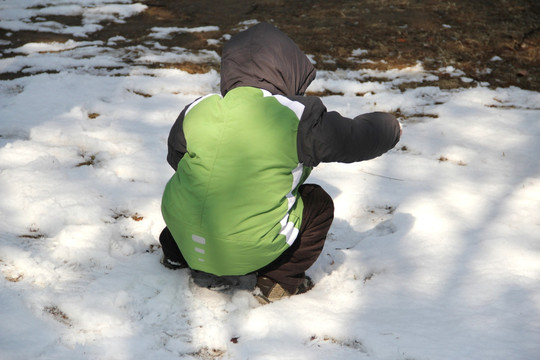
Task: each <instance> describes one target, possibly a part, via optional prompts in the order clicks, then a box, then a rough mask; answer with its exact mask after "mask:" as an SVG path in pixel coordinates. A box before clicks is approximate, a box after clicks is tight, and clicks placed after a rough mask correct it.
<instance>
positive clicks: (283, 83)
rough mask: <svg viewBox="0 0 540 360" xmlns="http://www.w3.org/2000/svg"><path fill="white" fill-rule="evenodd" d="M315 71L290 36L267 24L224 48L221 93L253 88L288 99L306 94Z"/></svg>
mask: <svg viewBox="0 0 540 360" xmlns="http://www.w3.org/2000/svg"><path fill="white" fill-rule="evenodd" d="M313 79H315V68H314V67H313V65H312V64H311V62H310V61H309V59H308V58H307V56H306V55H305V54H304V53H303V52H302V51H301V50H300V49H299V48H298V46H297V45H296V44H295V43H294V41H292V40H291V39H290V38H289V37H288V36H287V35H285V34H284V33H283V32H281V31H280V30H278V29H276V28H275V27H274V26H272V25H270V24H267V23H260V24H257V25H255V26H253V27H251V28H249V29H247V30H245V31H242V32H240V33H238V34H236V35H235V36H233V37H232V38H231V39H230V40H229V41H228V42H227V43H226V44H225V46H224V47H223V54H222V57H221V93H222V95H225V94H226V93H227V92H228V91H229V90H232V89H234V88H236V87H239V86H253V87H257V88H261V89H265V90H268V91H270V92H271V93H272V94H274V95H276V94H281V95H285V96H294V95H303V94H304V93H305V91H306V88H307V87H308V86H309V84H310V83H311V82H312V81H313Z"/></svg>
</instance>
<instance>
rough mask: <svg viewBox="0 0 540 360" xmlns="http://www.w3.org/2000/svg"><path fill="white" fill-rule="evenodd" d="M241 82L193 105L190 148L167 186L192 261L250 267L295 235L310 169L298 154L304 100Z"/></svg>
mask: <svg viewBox="0 0 540 360" xmlns="http://www.w3.org/2000/svg"><path fill="white" fill-rule="evenodd" d="M281 100H282V101H283V102H284V104H281V103H280V102H279V100H278V99H277V98H276V97H275V96H272V95H271V94H270V93H269V92H268V91H265V90H260V89H256V88H253V87H238V88H235V89H233V90H231V91H229V92H228V93H227V94H226V95H225V96H224V97H222V96H220V95H211V96H207V97H205V98H203V99H201V100H200V101H198V102H197V103H196V104H194V105H193V106H191V107H189V108H188V109H187V110H186V112H185V115H184V121H183V129H184V133H185V138H186V142H187V144H189V146H188V153H187V155H185V156H184V157H183V158H182V160H181V161H180V163H179V164H178V167H177V171H176V174H175V175H174V176H173V177H172V179H171V180H170V181H169V183H168V184H167V186H166V188H165V192H164V195H163V203H162V204H163V205H162V208H163V216H164V219H165V222H166V223H167V226H168V227H169V230H170V231H171V233H172V234H173V236H174V238H175V239H177V241H178V240H180V241H179V242H178V245H179V247H180V249H181V251H182V254H183V255H184V258H185V259H186V261H187V262H188V264H189V265H190V267H191V268H194V269H197V270H202V271H205V272H209V273H213V274H216V275H243V274H246V273H249V272H252V271H255V270H257V269H259V268H261V267H263V266H264V265H266V264H268V263H270V262H271V261H273V260H274V259H276V258H277V257H278V256H279V255H280V254H281V253H282V252H283V251H284V250H285V249H287V248H288V247H289V246H290V244H292V242H293V241H294V240H295V239H296V237H297V235H298V229H299V227H300V224H301V218H302V210H303V204H302V200H301V198H299V197H298V186H299V185H300V184H301V183H303V182H304V180H305V179H306V178H307V176H308V175H309V172H310V170H311V168H310V167H304V166H303V165H302V164H301V163H300V162H299V160H298V153H297V150H296V148H297V144H296V137H297V132H298V124H299V121H300V118H301V115H302V114H301V112H300V113H295V112H294V110H292V109H291V108H290V107H288V106H287V105H289V106H291V107H292V108H294V107H295V105H296V110H297V111H302V110H303V108H304V106H303V105H301V104H300V103H296V104H295V103H294V102H292V101H290V100H288V99H286V98H285V97H283V96H282V97H281Z"/></svg>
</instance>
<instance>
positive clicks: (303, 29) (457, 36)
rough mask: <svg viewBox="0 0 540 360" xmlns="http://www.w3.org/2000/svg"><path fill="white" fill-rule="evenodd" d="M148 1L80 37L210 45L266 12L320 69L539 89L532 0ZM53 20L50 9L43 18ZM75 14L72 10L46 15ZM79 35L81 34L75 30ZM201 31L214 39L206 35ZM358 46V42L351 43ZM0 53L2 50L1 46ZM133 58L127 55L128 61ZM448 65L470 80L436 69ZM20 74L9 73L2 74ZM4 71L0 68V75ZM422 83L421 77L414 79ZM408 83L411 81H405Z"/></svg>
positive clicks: (537, 21) (536, 9)
mask: <svg viewBox="0 0 540 360" xmlns="http://www.w3.org/2000/svg"><path fill="white" fill-rule="evenodd" d="M139 2H140V3H143V4H145V5H147V6H148V8H147V10H146V11H144V12H143V13H141V14H138V15H136V16H133V17H131V18H128V19H126V21H125V22H124V23H108V24H102V25H104V27H103V29H102V30H100V31H98V32H96V33H92V34H90V35H89V37H88V38H84V40H102V41H104V42H106V41H107V40H108V39H110V38H111V37H114V36H117V35H121V36H123V37H125V38H126V39H127V41H126V42H125V43H124V42H120V43H118V44H117V45H110V46H116V47H122V46H126V44H129V46H133V45H137V44H146V45H147V46H148V44H151V43H152V42H157V41H159V43H160V45H162V46H165V47H169V48H170V47H182V48H187V49H192V50H201V49H206V50H214V51H216V52H217V53H218V54H220V52H221V47H222V45H223V42H224V40H223V39H224V37H223V36H224V35H227V34H229V35H230V34H234V33H236V32H238V31H240V30H242V29H243V28H244V27H245V25H242V24H241V23H242V22H245V21H248V20H258V21H267V22H270V23H273V24H275V25H276V26H277V27H279V28H280V29H282V30H283V31H285V32H286V33H287V34H289V35H290V36H291V38H293V39H294V40H295V41H296V42H297V43H298V44H299V46H300V47H301V48H302V49H303V50H304V51H305V52H306V53H308V54H311V55H313V57H314V59H315V60H316V61H317V65H316V66H317V68H318V69H323V70H334V69H337V68H342V69H361V68H370V69H378V70H386V69H390V68H403V67H408V66H412V65H415V64H416V62H417V61H421V62H422V64H423V66H424V67H425V68H426V69H428V70H430V71H433V72H434V73H436V74H438V75H440V76H439V78H440V80H439V81H437V82H436V83H434V84H433V85H437V86H441V87H443V88H458V87H467V86H475V84H476V83H478V82H485V83H489V84H490V86H492V87H508V86H518V87H521V88H524V89H530V90H540V2H539V1H538V0H493V1H489V2H479V1H468V0H453V1H438V0H365V1H361V2H359V1H355V0H338V1H316V0H291V1H284V0H258V1H253V0H225V1H210V0H201V1H196V2H195V1H191V0H176V1H169V0H140V1H139ZM51 20H52V19H51ZM54 20H55V21H57V22H61V23H66V24H77V23H78V22H80V21H81V20H80V17H73V18H70V17H67V16H62V17H55V18H54ZM210 25H212V26H218V27H219V30H216V31H208V32H194V33H193V32H178V33H172V34H171V35H170V36H169V37H168V38H167V39H159V40H156V39H154V38H152V37H150V36H149V35H150V34H151V29H152V28H153V27H198V26H210ZM5 35H6V31H4V30H0V37H2V38H5ZM68 38H70V37H69V36H67V35H58V34H52V33H41V32H39V33H38V32H30V31H20V32H14V33H13V34H11V36H10V38H9V40H10V44H9V45H2V46H0V51H3V50H5V49H6V48H7V47H9V48H13V47H18V46H22V45H23V44H25V43H27V42H36V41H67V40H68ZM79 40H83V39H79ZM208 40H217V41H211V42H210V43H209V42H208ZM357 49H361V50H365V51H362V52H359V53H358V52H357V53H354V54H355V55H353V51H354V50H357ZM4 56H10V55H9V54H4ZM130 65H133V64H129V63H128V64H127V65H126V66H130ZM159 66H167V67H175V68H180V69H185V70H186V71H189V72H192V73H198V72H207V71H209V70H210V69H216V70H219V64H216V63H208V64H206V63H202V64H201V63H197V64H193V63H182V64H166V65H163V64H161V65H159ZM449 66H452V67H454V68H455V69H458V70H461V71H463V72H464V73H465V75H464V76H465V77H467V78H469V79H471V80H472V81H471V82H463V81H461V80H460V79H459V78H455V77H449V76H447V75H444V72H442V73H440V74H439V73H438V70H439V69H441V68H446V67H449ZM17 75H21V76H23V75H25V74H15V75H14V74H8V75H6V76H8V78H13V77H16V76H17ZM2 78H4V76H3V74H0V79H2ZM423 85H425V84H423ZM410 86H414V84H413V85H410Z"/></svg>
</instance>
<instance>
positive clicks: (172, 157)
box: [167, 105, 189, 171]
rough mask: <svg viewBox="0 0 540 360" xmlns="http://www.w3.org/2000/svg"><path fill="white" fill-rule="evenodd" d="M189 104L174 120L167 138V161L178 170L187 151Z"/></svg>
mask: <svg viewBox="0 0 540 360" xmlns="http://www.w3.org/2000/svg"><path fill="white" fill-rule="evenodd" d="M188 107H189V105H188V106H186V107H185V108H184V110H182V112H181V113H180V115H178V118H177V119H176V121H175V122H174V124H173V126H172V128H171V131H170V133H169V139H168V140H167V162H168V163H169V165H171V167H172V168H173V169H174V171H176V168H177V167H178V163H179V162H180V160H181V159H182V157H183V156H184V154H185V153H186V151H187V147H186V137H185V135H184V128H183V126H184V116H185V114H186V111H187V109H188Z"/></svg>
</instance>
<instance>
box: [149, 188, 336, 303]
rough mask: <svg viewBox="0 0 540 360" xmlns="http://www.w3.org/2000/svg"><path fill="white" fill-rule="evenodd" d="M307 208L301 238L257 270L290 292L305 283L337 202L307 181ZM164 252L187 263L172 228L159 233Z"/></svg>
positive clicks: (304, 196) (302, 192) (303, 192)
mask: <svg viewBox="0 0 540 360" xmlns="http://www.w3.org/2000/svg"><path fill="white" fill-rule="evenodd" d="M298 191H299V193H300V196H301V197H302V201H303V202H304V211H303V213H302V224H301V225H300V231H299V234H298V237H297V239H296V240H295V242H294V243H293V245H292V246H291V247H290V248H288V249H287V250H286V251H285V252H284V253H283V254H281V256H279V257H278V258H277V259H276V260H274V261H273V262H272V263H270V264H269V265H267V266H265V267H263V268H262V269H259V270H258V271H257V273H258V275H259V276H266V277H269V278H270V279H272V280H274V281H276V282H277V283H279V284H280V285H281V286H283V288H284V289H285V290H287V291H289V292H290V293H294V292H295V290H296V288H297V287H298V286H299V285H300V284H301V283H302V281H303V280H304V277H305V272H306V270H307V269H309V268H310V267H311V265H313V263H314V262H315V261H316V260H317V258H318V257H319V255H320V254H321V251H322V249H323V246H324V241H325V240H326V235H327V234H328V230H330V226H331V225H332V221H333V219H334V203H333V201H332V198H331V197H330V195H328V194H327V193H326V191H324V190H323V188H321V187H320V186H319V185H314V184H304V185H301V186H300V188H299V189H298ZM159 241H160V243H161V246H162V249H163V253H164V254H165V256H166V257H167V258H168V259H169V260H171V261H174V262H178V263H182V262H183V263H185V260H184V258H183V256H182V253H181V252H180V250H179V249H178V246H177V245H176V242H175V241H174V239H173V237H172V235H171V233H170V231H169V229H168V228H165V229H163V231H162V233H161V235H160V236H159Z"/></svg>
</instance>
